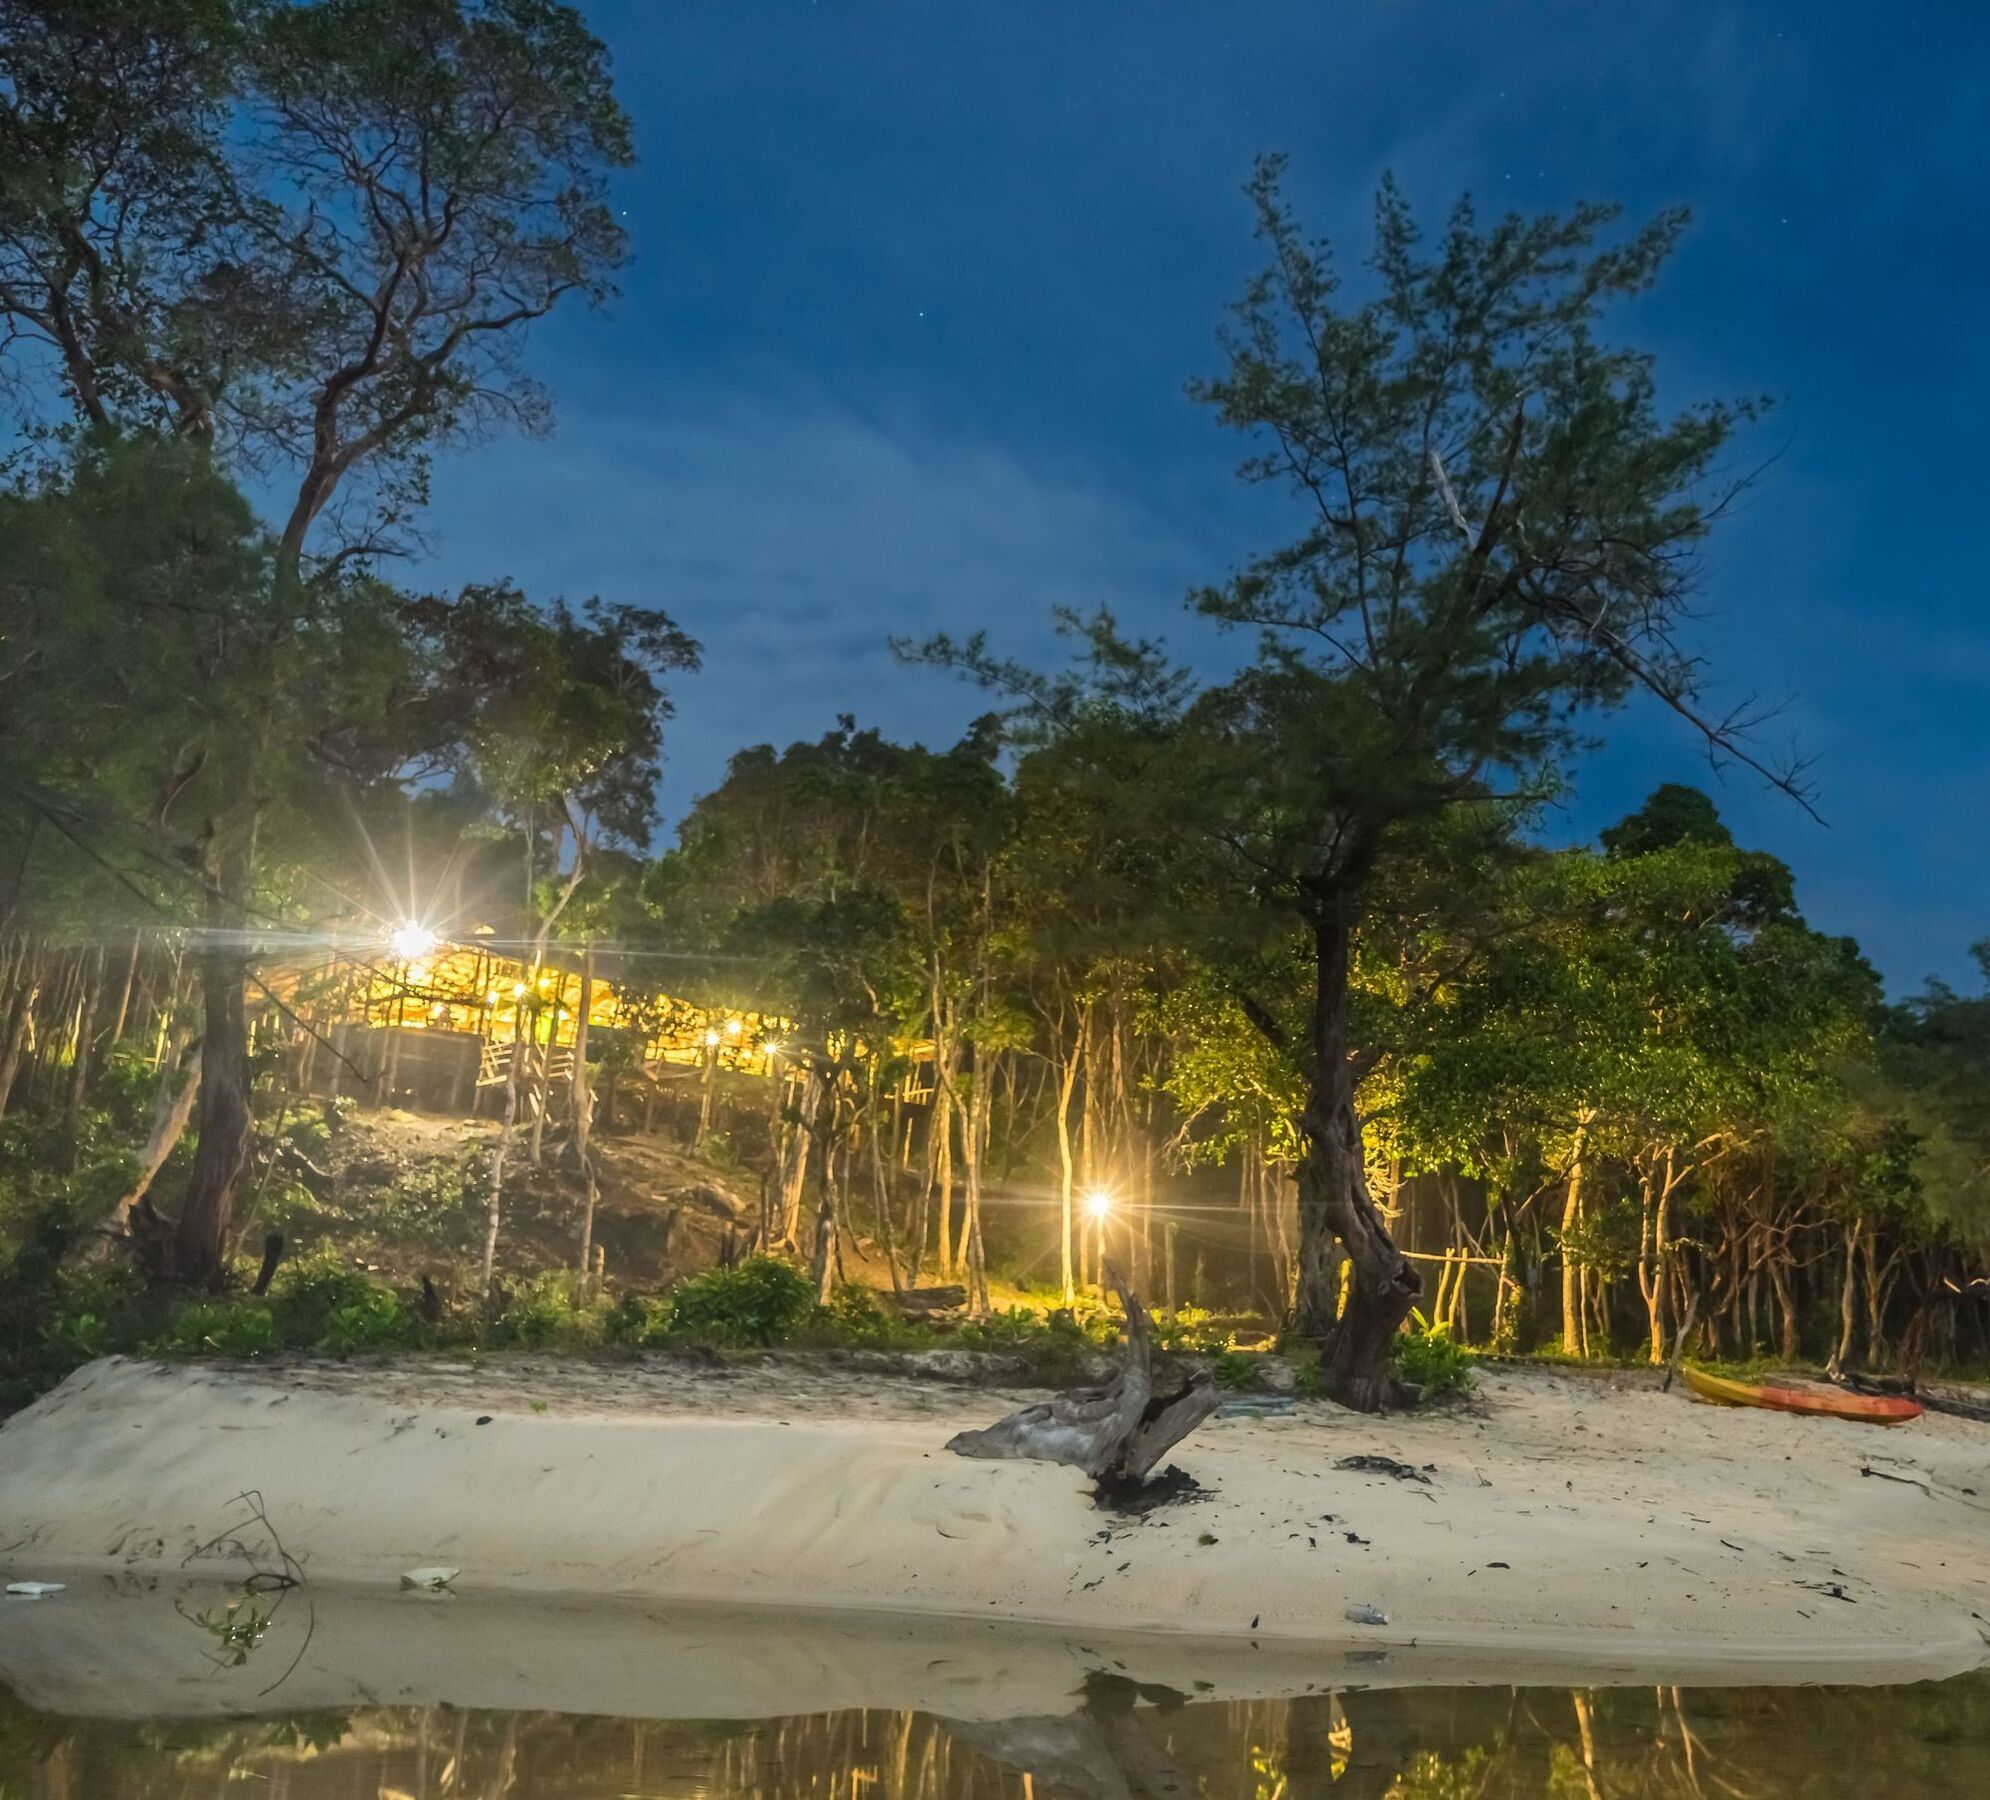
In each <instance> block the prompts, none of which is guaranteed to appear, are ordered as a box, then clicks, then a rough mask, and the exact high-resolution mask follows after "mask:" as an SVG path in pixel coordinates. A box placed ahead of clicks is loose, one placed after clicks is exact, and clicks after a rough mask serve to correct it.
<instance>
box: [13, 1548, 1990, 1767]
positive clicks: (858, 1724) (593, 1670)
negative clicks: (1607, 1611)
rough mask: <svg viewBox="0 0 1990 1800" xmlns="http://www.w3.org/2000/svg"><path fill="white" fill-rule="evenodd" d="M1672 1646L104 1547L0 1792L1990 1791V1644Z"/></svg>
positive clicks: (29, 1634)
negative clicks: (1113, 1626)
mask: <svg viewBox="0 0 1990 1800" xmlns="http://www.w3.org/2000/svg"><path fill="white" fill-rule="evenodd" d="M1557 1670H1558V1671H1559V1672H1556V1671H1557ZM1572 1670H1575V1671H1579V1673H1571V1671H1572ZM1679 1673H1680V1672H1679V1671H1678V1670H1676V1669H1673V1670H1658V1669H1656V1668H1654V1669H1653V1670H1649V1671H1646V1672H1645V1678H1641V1677H1640V1673H1639V1671H1637V1670H1636V1669H1634V1668H1629V1667H1622V1666H1620V1667H1615V1668H1610V1669H1605V1668H1604V1667H1602V1666H1601V1664H1600V1663H1597V1662H1595V1661H1594V1659H1589V1660H1583V1659H1574V1660H1570V1659H1565V1660H1564V1661H1563V1662H1562V1663H1561V1664H1559V1665H1556V1664H1549V1663H1544V1662H1542V1661H1541V1660H1540V1659H1539V1655H1538V1653H1536V1654H1535V1655H1534V1656H1532V1657H1531V1658H1529V1659H1527V1660H1525V1661H1523V1660H1522V1659H1521V1658H1520V1657H1519V1656H1518V1655H1515V1656H1510V1657H1508V1658H1506V1659H1505V1661H1504V1662H1503V1663H1499V1662H1489V1661H1488V1659H1487V1658H1485V1657H1484V1656H1483V1655H1479V1656H1477V1657H1475V1658H1461V1657H1460V1656H1459V1655H1457V1654H1455V1653H1452V1654H1448V1655H1445V1656H1433V1655H1432V1653H1429V1652H1425V1651H1418V1650H1417V1649H1415V1648H1414V1647H1411V1646H1405V1645H1399V1646H1392V1647H1382V1646H1377V1647H1374V1648H1364V1649H1360V1650H1340V1651H1335V1650H1332V1649H1328V1648H1323V1647H1307V1646H1293V1645H1285V1646H1279V1645H1273V1644H1265V1645H1257V1644H1252V1643H1250V1642H1249V1641H1247V1640H1245V1641H1239V1640H1234V1639H1232V1640H1227V1641H1220V1642H1209V1643H1197V1642H1194V1641H1191V1640H1187V1639H1179V1638H1177V1639H1154V1638H1146V1639H1133V1638H1118V1639H1115V1638H1110V1637H1107V1636H1105V1635H1097V1636H1092V1637H1088V1638H1086V1639H1084V1640H1079V1639H1074V1638H1071V1637H1068V1636H1059V1635H1056V1634H1046V1633H1037V1632H1032V1631H1030V1630H1028V1629H1025V1628H1018V1627H1008V1626H996V1625H986V1626H984V1625H979V1624H975V1623H973V1622H962V1621H954V1620H945V1619H936V1618H926V1619H902V1618H901V1619H890V1618H861V1617H852V1616H850V1615H805V1614H773V1613H768V1612H757V1613H742V1612H721V1611H710V1610H706V1611H701V1610H699V1609H696V1608H690V1607H682V1606H670V1607H664V1606H656V1605H615V1604H608V1605H603V1604H601V1603H598V1602H595V1603H589V1602H576V1601H571V1600H567V1601H562V1600H558V1599H551V1598H547V1599H538V1600H530V1599H524V1598H521V1597H518V1596H500V1595H493V1596H474V1595H473V1596H464V1597H460V1598H452V1597H446V1596H445V1597H441V1598H437V1599H427V1598H424V1597H418V1596H414V1595H398V1596H396V1595H389V1594H384V1593H381V1592H379V1591H343V1592H341V1591H338V1590H324V1591H312V1592H310V1593H293V1594H281V1595H260V1596H258V1595H252V1594H244V1592H243V1591H242V1590H241V1589H240V1588H239V1587H234V1588H230V1587H219V1586H214V1585H212V1584H206V1585H202V1584H187V1583H181V1584H175V1585H172V1586H162V1585H155V1584H151V1583H138V1584H131V1583H128V1582H110V1581H103V1580H94V1581H93V1580H88V1579H85V1580H79V1581H77V1582H76V1583H75V1584H73V1585H72V1586H71V1587H70V1588H68V1589H66V1590H65V1591H64V1592H63V1593H62V1594H60V1595H57V1596H55V1597H54V1598H52V1599H48V1600H41V1601H32V1602H26V1603H20V1602H8V1603H5V1604H0V1800H223V1797H225V1796H235V1795H244V1796H268V1797H269V1800H445V1797H447V1800H638V1797H640V1800H650V1797H653V1796H654V1797H659V1800H660V1797H662V1796H666V1795H668V1796H688V1795H709V1796H717V1797H729V1796H735V1795H739V1796H744V1795H767V1796H787V1795H792V1796H796V1797H797V1800H800V1797H801V1796H808V1797H810V1800H968V1797H969V1796H975V1797H979V1796H998V1795H1000V1796H1028V1797H1030V1800H1036V1797H1037V1796H1043V1797H1045V1800H1048V1797H1049V1796H1054V1795H1068V1796H1077V1797H1088V1800H1114V1797H1116V1796H1127V1797H1131V1796H1136V1795H1151V1796H1173V1795H1200V1796H1208V1797H1209V1800H1224V1797H1227V1796H1232V1795H1235V1796H1242V1797H1245V1800H1303V1797H1304V1796H1309V1795H1320V1796H1327V1795H1332V1796H1334V1797H1335V1800H1344V1797H1346V1796H1358V1795H1374V1796H1401V1797H1405V1800H1407V1797H1409V1796H1424V1797H1428V1800H1465V1797H1467V1796H1473V1797H1483V1800H1500V1797H1503V1796H1523V1795H1525V1796H1534V1795H1554V1796H1568V1797H1569V1800H1639V1797H1642V1796H1661V1795H1663V1796H1680V1797H1682V1800H1720V1797H1722V1796H1743V1797H1748V1800H1769V1797H1772V1796H1780V1795H1800V1796H1820V1795H1838V1794H1861V1795H1885V1796H1916V1795H1949V1794H1968V1795H1972V1796H1981V1795H1984V1794H1990V1671H1984V1672H1979V1673H1977V1674H1972V1675H1964V1676H1960V1677H1957V1678H1955V1679H1952V1680H1948V1681H1940V1682H1936V1681H1923V1682H1913V1683H1902V1684H1899V1685H1894V1686H1882V1687H1820V1686H1802V1685H1785V1686H1777V1687H1767V1686H1764V1687H1711V1686H1692V1685H1683V1684H1682V1685H1675V1681H1676V1680H1677V1679H1678V1676H1679ZM1654 1674H1655V1675H1656V1676H1657V1678H1656V1679H1652V1678H1650V1677H1651V1676H1652V1675H1654ZM1786 1679H1787V1676H1786ZM1573 1680H1580V1681H1582V1682H1584V1683H1585V1684H1587V1683H1590V1682H1594V1683H1595V1684H1596V1685H1582V1686H1572V1685H1570V1683H1571V1681H1573ZM1512 1681H1522V1682H1524V1683H1525V1685H1520V1686H1512V1685H1505V1684H1506V1683H1509V1682H1512ZM1302 1690H1310V1691H1302ZM1295 1695H1296V1697H1285V1696H1295ZM715 1715H724V1716H715Z"/></svg>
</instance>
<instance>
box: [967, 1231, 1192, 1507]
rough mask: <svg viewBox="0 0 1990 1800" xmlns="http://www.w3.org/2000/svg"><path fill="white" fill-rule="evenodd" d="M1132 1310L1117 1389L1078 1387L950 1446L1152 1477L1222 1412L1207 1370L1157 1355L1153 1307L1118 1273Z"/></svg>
mask: <svg viewBox="0 0 1990 1800" xmlns="http://www.w3.org/2000/svg"><path fill="white" fill-rule="evenodd" d="M1107 1274H1108V1277H1109V1279H1110V1280H1111V1282H1112V1285H1113V1288H1114V1289H1115V1291H1116V1292H1117V1293H1118V1294H1119V1297H1120V1300H1121V1301H1122V1302H1123V1303H1124V1305H1125V1307H1126V1359H1125V1361H1124V1363H1123V1364H1122V1365H1121V1368H1120V1372H1119V1379H1118V1380H1116V1381H1115V1382H1114V1383H1113V1384H1112V1385H1111V1386H1110V1387H1104V1388H1075V1389H1073V1390H1072V1391H1071V1392H1070V1393H1067V1394H1060V1395H1058V1397H1057V1398H1056V1399H1055V1400H1050V1401H1044V1402H1039V1403H1038V1404H1037V1405H1034V1406H1025V1407H1024V1408H1022V1409H1021V1411H1019V1412H1013V1413H1011V1414H1010V1415H1009V1416H1008V1417H1007V1418H1006V1419H1000V1420H997V1421H996V1423H995V1424H993V1425H990V1426H989V1427H988V1428H987V1429H986V1430H985V1431H963V1432H960V1433H958V1434H957V1435H956V1436H954V1437H953V1438H951V1439H949V1440H948V1442H947V1448H948V1449H949V1450H951V1451H953V1453H954V1454H955V1455H956V1456H981V1457H991V1458H993V1457H1010V1456H1014V1457H1024V1458H1028V1459H1029V1460H1031V1461H1035V1462H1054V1463H1066V1464H1069V1465H1070V1466H1071V1467H1073V1468H1078V1469H1083V1470H1084V1471H1085V1473H1086V1474H1087V1475H1089V1476H1091V1477H1092V1478H1093V1479H1094V1480H1095V1481H1096V1480H1106V1479H1112V1480H1130V1481H1139V1480H1143V1479H1145V1477H1146V1476H1147V1475H1148V1473H1149V1472H1150V1471H1151V1470H1152V1469H1153V1467H1154V1465H1155V1464H1156V1463H1158V1462H1159V1461H1160V1460H1161V1458H1162V1457H1164V1456H1165V1455H1167V1453H1168V1452H1169V1451H1170V1450H1171V1449H1173V1448H1174V1446H1175V1445H1176V1444H1178V1443H1180V1442H1181V1441H1182V1439H1183V1438H1185V1437H1187V1436H1188V1434H1189V1433H1190V1432H1191V1431H1193V1430H1194V1429H1195V1428H1196V1427H1197V1426H1198V1425H1200V1424H1201V1423H1202V1422H1203V1420H1204V1419H1206V1418H1208V1417H1209V1415H1210V1414H1211V1413H1213V1412H1214V1411H1215V1410H1216V1405H1217V1401H1218V1399H1219V1398H1220V1396H1219V1395H1218V1393H1217V1391H1216V1384H1215V1383H1214V1382H1213V1381H1212V1380H1211V1379H1210V1378H1209V1374H1208V1371H1207V1370H1204V1369H1193V1370H1191V1369H1188V1368H1185V1367H1184V1366H1183V1365H1182V1364H1180V1363H1178V1362H1176V1361H1175V1360H1174V1358H1173V1357H1170V1356H1166V1355H1163V1356H1159V1357H1157V1356H1156V1355H1155V1354H1154V1341H1153V1327H1152V1325H1151V1324H1150V1322H1149V1320H1148V1317H1147V1309H1146V1308H1145V1307H1144V1306H1142V1305H1141V1303H1140V1298H1139V1296H1138V1295H1137V1294H1134V1293H1133V1292H1131V1291H1130V1290H1129V1289H1128V1288H1127V1287H1126V1285H1125V1283H1124V1282H1122V1281H1121V1280H1120V1278H1119V1275H1118V1274H1117V1272H1115V1271H1112V1270H1108V1271H1107Z"/></svg>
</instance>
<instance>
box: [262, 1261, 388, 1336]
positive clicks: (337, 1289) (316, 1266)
mask: <svg viewBox="0 0 1990 1800" xmlns="http://www.w3.org/2000/svg"><path fill="white" fill-rule="evenodd" d="M376 1291H378V1290H376V1289H375V1287H374V1285H373V1283H372V1282H371V1281H370V1280H368V1279H367V1277H366V1275H365V1273H364V1272H363V1271H362V1270H359V1269H355V1268H352V1267H350V1266H348V1265H346V1264H344V1263H342V1262H340V1261H339V1260H338V1259H337V1257H336V1256H335V1255H332V1254H329V1253H324V1254H320V1255H317V1256H312V1257H305V1258H300V1259H299V1260H298V1261H296V1262H289V1263H285V1264H284V1265H283V1267H282V1268H280V1269H278V1270H277V1272H276V1280H275V1281H274V1282H273V1283H271V1299H270V1310H271V1312H272V1313H273V1314H274V1315H275V1317H276V1330H277V1336H278V1337H279V1338H280V1339H281V1340H282V1342H283V1343H284V1344H285V1345H286V1346H288V1347H289V1348H290V1349H293V1350H308V1349H311V1348H312V1347H314V1346H315V1345H317V1344H318V1343H319V1342H321V1341H322V1340H323V1338H324V1336H325V1333H326V1331H327V1330H328V1329H329V1328H330V1326H331V1322H332V1315H333V1314H334V1313H337V1312H341V1311H343V1310H345V1309H347V1308H351V1307H356V1306H358V1307H363V1306H364V1305H365V1304H366V1302H367V1301H368V1299H369V1298H370V1296H371V1295H373V1294H374V1293H375V1292H376ZM388 1297H389V1298H390V1299H391V1298H392V1296H391V1295H389V1296H388Z"/></svg>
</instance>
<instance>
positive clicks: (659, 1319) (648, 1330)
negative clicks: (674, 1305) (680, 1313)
mask: <svg viewBox="0 0 1990 1800" xmlns="http://www.w3.org/2000/svg"><path fill="white" fill-rule="evenodd" d="M669 1334H670V1302H669V1301H668V1300H655V1299H652V1298H651V1297H650V1296H649V1295H647V1294H624V1295H623V1296H622V1297H621V1299H619V1300H617V1301H616V1302H615V1304H614V1305H613V1306H611V1307H609V1308H608V1310H607V1311H606V1312H605V1313H603V1314H602V1315H601V1335H602V1339H603V1341H604V1342H607V1343H610V1344H620V1345H622V1346H623V1347H624V1348H627V1349H632V1350H633V1349H638V1348H640V1347H642V1346H644V1345H647V1344H660V1343H662V1342H663V1341H664V1340H665V1338H667V1337H668V1336H669Z"/></svg>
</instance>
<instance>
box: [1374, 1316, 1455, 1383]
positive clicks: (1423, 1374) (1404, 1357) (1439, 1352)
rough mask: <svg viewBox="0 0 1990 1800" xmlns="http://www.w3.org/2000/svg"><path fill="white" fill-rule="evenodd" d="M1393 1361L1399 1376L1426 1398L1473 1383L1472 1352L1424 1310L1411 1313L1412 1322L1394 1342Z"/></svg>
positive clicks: (1390, 1351) (1400, 1379) (1390, 1357)
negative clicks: (1432, 1319) (1423, 1312)
mask: <svg viewBox="0 0 1990 1800" xmlns="http://www.w3.org/2000/svg"><path fill="white" fill-rule="evenodd" d="M1389 1362H1390V1365H1391V1367H1393V1368H1394V1370H1395V1372H1396V1379H1397V1380H1399V1381H1402V1382H1405V1383H1407V1384H1408V1385H1409V1386H1411V1387H1414V1388H1416V1389H1418V1390H1419V1391H1420V1394H1421V1397H1422V1398H1423V1399H1425V1400H1434V1399H1436V1398H1438V1397H1439V1396H1441V1395H1444V1394H1454V1393H1459V1392H1462V1391H1463V1390H1465V1389H1467V1388H1469V1387H1470V1386H1471V1385H1472V1359H1471V1356H1470V1355H1469V1354H1468V1353H1467V1352H1466V1350H1465V1349H1464V1348H1463V1347H1462V1346H1461V1345H1459V1344H1457V1343H1455V1342H1453V1340H1452V1338H1451V1334H1450V1333H1449V1332H1448V1331H1446V1330H1444V1329H1443V1327H1441V1326H1433V1325H1432V1324H1431V1323H1430V1321H1429V1320H1428V1319H1426V1318H1425V1317H1424V1315H1423V1314H1422V1312H1420V1311H1418V1312H1413V1313H1411V1315H1410V1323H1409V1325H1408V1326H1407V1327H1406V1328H1405V1329H1404V1330H1402V1331H1400V1332H1398V1333H1397V1334H1396V1336H1395V1338H1394V1340H1393V1341H1392V1342H1391V1343H1390V1346H1389Z"/></svg>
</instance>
